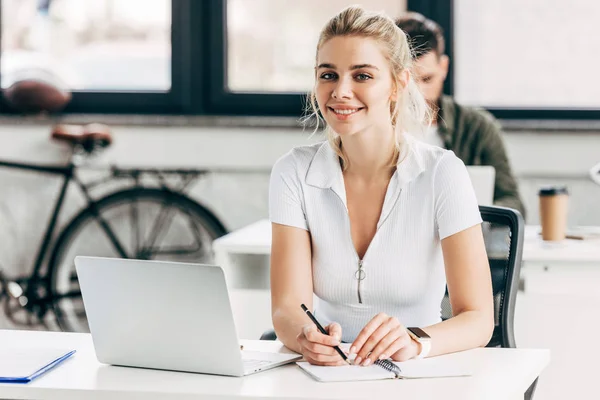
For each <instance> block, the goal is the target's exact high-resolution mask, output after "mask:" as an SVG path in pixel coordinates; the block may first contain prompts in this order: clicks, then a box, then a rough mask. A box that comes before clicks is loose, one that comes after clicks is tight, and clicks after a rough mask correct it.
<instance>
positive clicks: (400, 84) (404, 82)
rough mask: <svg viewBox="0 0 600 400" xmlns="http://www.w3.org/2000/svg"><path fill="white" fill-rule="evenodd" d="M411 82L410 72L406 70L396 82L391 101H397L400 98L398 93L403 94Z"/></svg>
mask: <svg viewBox="0 0 600 400" xmlns="http://www.w3.org/2000/svg"><path fill="white" fill-rule="evenodd" d="M409 80H410V72H409V71H408V70H407V69H405V70H403V71H402V72H400V74H399V75H398V78H397V79H396V80H395V81H394V88H393V89H392V94H391V96H390V99H391V100H392V101H395V100H396V98H397V97H398V91H401V92H403V91H404V89H406V87H407V86H408V81H409Z"/></svg>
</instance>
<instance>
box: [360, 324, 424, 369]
mask: <svg viewBox="0 0 600 400" xmlns="http://www.w3.org/2000/svg"><path fill="white" fill-rule="evenodd" d="M419 348H420V347H419V343H417V342H416V341H414V340H412V338H411V337H410V336H409V334H408V332H407V331H406V328H405V327H404V326H403V325H402V324H401V323H400V321H398V318H396V317H390V316H389V315H387V314H384V313H379V314H377V315H376V316H375V317H373V319H372V320H371V321H369V323H368V324H367V325H365V327H364V328H363V329H362V330H361V331H360V333H359V334H358V336H357V337H356V339H355V340H354V342H353V343H352V345H351V346H350V354H352V353H356V358H355V360H354V364H355V365H363V366H367V365H370V364H373V363H374V362H375V361H376V360H378V359H380V358H381V359H385V358H392V359H393V360H394V361H406V360H409V359H411V358H413V357H415V356H417V355H418V354H419Z"/></svg>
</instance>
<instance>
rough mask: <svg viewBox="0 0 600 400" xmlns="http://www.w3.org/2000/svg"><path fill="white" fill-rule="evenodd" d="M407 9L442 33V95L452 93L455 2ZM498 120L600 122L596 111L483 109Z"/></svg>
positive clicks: (422, 0)
mask: <svg viewBox="0 0 600 400" xmlns="http://www.w3.org/2000/svg"><path fill="white" fill-rule="evenodd" d="M407 1H408V4H409V9H410V8H411V7H412V10H413V11H417V12H420V13H421V14H423V15H425V16H426V17H429V18H431V19H433V20H434V21H436V22H438V23H439V24H440V26H441V27H442V29H443V30H444V38H445V40H446V54H447V55H448V57H449V58H450V66H449V69H448V76H447V78H446V82H445V83H444V93H445V94H448V95H450V96H452V95H453V94H454V87H455V82H454V68H453V59H454V57H453V56H454V29H453V28H454V0H419V1H417V0H412V1H411V0H407ZM483 108H485V109H486V110H487V111H489V112H490V113H491V114H492V115H494V116H495V117H496V118H498V119H504V120H586V121H589V120H600V107H598V108H572V107H571V108H570V107H483Z"/></svg>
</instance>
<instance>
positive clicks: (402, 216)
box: [269, 136, 481, 342]
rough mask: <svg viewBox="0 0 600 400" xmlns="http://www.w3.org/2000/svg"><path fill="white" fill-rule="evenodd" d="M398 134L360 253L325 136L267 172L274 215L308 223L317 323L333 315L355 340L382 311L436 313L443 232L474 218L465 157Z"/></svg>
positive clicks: (403, 317) (346, 337)
mask: <svg viewBox="0 0 600 400" xmlns="http://www.w3.org/2000/svg"><path fill="white" fill-rule="evenodd" d="M405 141H406V144H405V147H404V151H403V153H404V155H403V156H402V157H401V161H400V162H399V163H398V165H397V169H396V171H395V173H394V175H393V176H392V178H391V180H390V183H389V185H388V188H387V192H386V195H385V200H384V203H383V208H382V211H381V215H380V218H379V222H378V223H377V232H376V233H375V236H374V237H373V240H372V241H371V243H370V244H369V247H368V249H367V251H366V253H365V255H364V257H363V259H362V260H359V257H358V254H357V252H356V250H355V247H354V244H353V242H352V236H351V233H350V219H349V216H348V210H347V207H346V191H345V186H344V178H343V175H342V169H341V167H340V163H339V159H338V156H337V155H336V154H335V152H334V150H333V149H332V148H331V146H330V145H329V143H328V142H322V143H317V144H314V145H310V146H302V147H297V148H294V149H293V150H291V151H290V152H288V153H287V154H286V155H284V156H283V157H281V158H280V159H279V160H278V161H277V163H276V164H275V166H274V167H273V170H272V172H271V181H270V188H269V214H270V219H271V222H274V223H278V224H282V225H289V226H293V227H297V228H300V229H306V230H308V231H309V232H310V235H311V240H312V272H313V290H314V293H315V295H316V296H317V298H318V299H317V303H316V310H315V313H316V316H317V318H318V319H319V321H321V322H322V323H323V324H328V323H330V322H334V321H335V322H338V323H339V324H340V325H341V326H342V332H343V336H342V340H343V341H347V342H351V341H353V340H354V338H355V337H356V336H357V335H358V333H359V332H360V330H361V329H362V328H363V327H364V326H365V325H366V324H367V323H368V322H369V321H370V320H371V318H373V317H374V316H375V315H376V314H377V313H379V312H384V313H387V314H388V315H392V316H396V317H397V318H398V319H399V321H400V323H402V324H403V325H404V326H417V327H419V326H427V325H431V324H434V323H437V322H439V321H441V307H440V304H441V301H442V298H443V296H444V293H445V287H446V275H445V271H444V260H443V256H442V249H441V240H442V239H444V238H446V237H448V236H451V235H453V234H455V233H457V232H460V231H462V230H464V229H467V228H469V227H471V226H473V225H477V224H480V223H481V215H480V213H479V208H478V206H477V200H476V198H475V193H474V190H473V187H472V185H471V181H470V178H469V175H468V173H467V170H466V168H465V165H464V164H463V162H462V161H461V160H460V159H459V158H457V157H456V156H455V155H454V153H453V152H452V151H449V150H444V149H441V148H438V147H435V146H431V145H428V144H425V143H421V142H418V141H417V140H415V139H413V138H411V137H409V136H405ZM359 263H360V264H361V268H360V269H361V270H362V272H359ZM359 278H362V280H360V279H359Z"/></svg>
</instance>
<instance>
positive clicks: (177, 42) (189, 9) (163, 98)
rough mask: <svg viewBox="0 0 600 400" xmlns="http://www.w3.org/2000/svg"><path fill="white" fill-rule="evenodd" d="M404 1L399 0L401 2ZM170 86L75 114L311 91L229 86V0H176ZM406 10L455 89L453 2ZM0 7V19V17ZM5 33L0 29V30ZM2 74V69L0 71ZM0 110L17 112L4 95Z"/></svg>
mask: <svg viewBox="0 0 600 400" xmlns="http://www.w3.org/2000/svg"><path fill="white" fill-rule="evenodd" d="M398 1H400V0H398ZM0 2H1V0H0ZM171 5H172V9H171V13H172V14H171V15H172V23H171V46H172V51H171V90H170V91H168V92H152V91H148V92H108V91H106V92H96V91H75V92H73V93H72V96H73V97H72V100H71V101H70V103H69V104H68V105H67V106H66V108H65V109H64V110H63V111H62V112H63V113H72V114H79V113H83V114H96V113H102V114H166V115H168V114H176V115H178V114H183V115H245V116H289V117H301V116H302V115H303V113H304V110H305V108H306V96H307V93H298V92H282V93H267V92H264V93H263V92H256V93H251V92H248V93H246V92H244V93H235V92H230V91H229V90H227V69H228V67H227V55H228V52H227V0H202V1H197V0H172V2H171ZM406 5H407V9H408V10H410V11H416V12H419V13H421V14H423V15H425V16H427V17H429V18H431V19H433V20H435V21H437V22H438V23H439V24H440V25H441V27H442V29H443V30H444V36H445V39H446V52H447V54H448V56H449V57H450V67H449V71H448V77H447V79H446V82H445V84H444V93H446V94H448V95H452V94H453V93H454V86H455V82H454V69H453V68H454V67H453V63H452V59H453V54H454V35H453V10H454V0H406ZM1 10H2V9H1V7H0V18H1ZM0 34H1V30H0ZM0 73H1V71H0ZM487 109H488V110H489V111H490V112H491V113H492V114H493V115H495V116H496V117H498V118H500V119H510V120H531V119H536V120H600V108H590V109H579V108H535V107H531V108H487ZM0 114H18V113H16V112H14V111H12V110H11V109H10V108H9V107H8V105H7V104H6V102H5V100H4V99H3V98H1V97H0Z"/></svg>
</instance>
